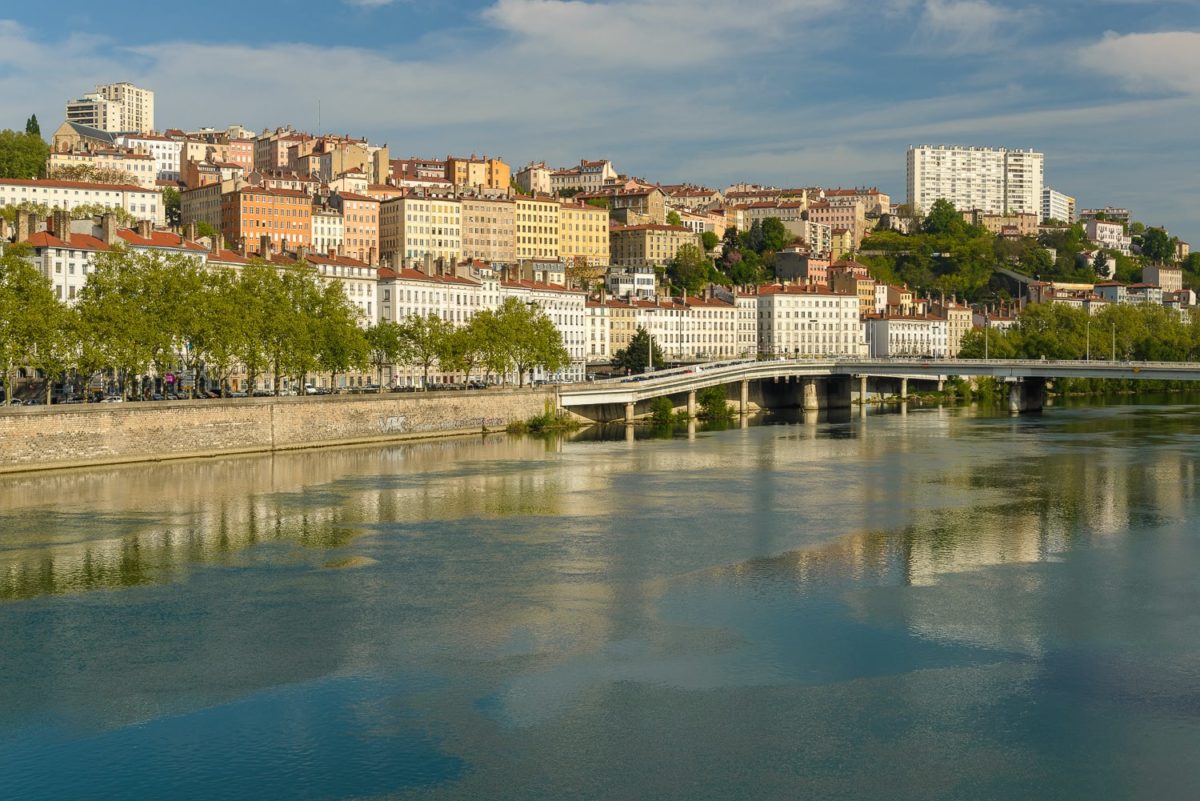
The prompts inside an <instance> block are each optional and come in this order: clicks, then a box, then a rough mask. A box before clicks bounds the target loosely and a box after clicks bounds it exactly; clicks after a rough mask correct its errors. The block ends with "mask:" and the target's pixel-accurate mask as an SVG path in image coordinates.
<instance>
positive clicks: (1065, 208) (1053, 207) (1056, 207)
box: [1041, 186, 1075, 225]
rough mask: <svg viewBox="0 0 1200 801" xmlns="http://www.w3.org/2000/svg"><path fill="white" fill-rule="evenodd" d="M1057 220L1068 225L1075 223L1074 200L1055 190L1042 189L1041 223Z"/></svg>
mask: <svg viewBox="0 0 1200 801" xmlns="http://www.w3.org/2000/svg"><path fill="white" fill-rule="evenodd" d="M1047 220H1058V221H1059V222H1065V223H1067V224H1068V225H1070V224H1072V223H1074V222H1075V198H1073V197H1071V196H1070V195H1064V194H1063V193H1062V192H1059V191H1058V190H1056V189H1051V188H1050V187H1048V186H1047V187H1044V188H1043V189H1042V220H1041V221H1042V222H1046V221H1047Z"/></svg>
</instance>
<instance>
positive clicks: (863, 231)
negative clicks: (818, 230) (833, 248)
mask: <svg viewBox="0 0 1200 801" xmlns="http://www.w3.org/2000/svg"><path fill="white" fill-rule="evenodd" d="M808 220H809V222H814V223H818V224H820V225H828V226H829V229H830V235H831V236H832V232H833V231H834V230H837V229H842V230H846V231H849V232H850V238H851V239H852V240H853V244H852V245H851V247H850V248H849V249H850V250H853V249H855V248H857V247H858V246H859V244H860V243H861V242H862V241H863V239H865V238H866V236H867V232H868V230H869V228H868V225H867V216H866V212H865V210H864V207H863V204H862V202H861V201H857V200H856V201H854V202H853V203H841V204H834V203H830V202H829V201H828V200H818V201H813V202H811V203H809V204H808Z"/></svg>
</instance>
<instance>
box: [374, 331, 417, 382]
mask: <svg viewBox="0 0 1200 801" xmlns="http://www.w3.org/2000/svg"><path fill="white" fill-rule="evenodd" d="M366 336H367V346H368V347H369V348H370V362H371V366H372V367H374V368H375V370H376V375H377V379H376V380H377V382H378V383H379V384H380V385H382V384H383V368H384V367H386V366H388V365H393V364H398V363H400V362H406V361H408V358H409V357H408V354H407V353H406V352H405V346H406V344H407V343H406V342H405V340H404V337H403V332H402V330H401V328H400V326H399V324H397V323H394V322H392V321H391V320H381V321H379V322H378V323H376V324H375V325H373V326H371V327H370V328H368V329H367V335H366Z"/></svg>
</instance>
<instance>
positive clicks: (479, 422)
mask: <svg viewBox="0 0 1200 801" xmlns="http://www.w3.org/2000/svg"><path fill="white" fill-rule="evenodd" d="M547 404H549V405H550V407H551V408H554V406H555V397H554V391H553V390H487V391H475V392H461V391H460V392H454V391H444V392H429V393H384V394H381V395H333V396H328V397H295V398H239V399H230V400H202V401H152V402H141V403H111V404H86V405H78V406H52V407H13V408H11V409H8V408H4V409H0V473H12V472H20V471H27V470H46V469H59V468H70V467H90V466H94V465H103V464H120V463H125V462H147V461H162V460H167V459H190V458H197V457H206V456H224V455H231V454H239V453H263V452H270V451H281V450H292V449H299V448H314V447H326V446H332V445H354V444H360V443H370V442H387V441H392V440H404V439H417V438H427V437H439V436H453V435H461V434H470V433H480V432H483V431H497V430H503V429H504V428H505V427H506V426H507V425H508V424H509V423H512V422H517V421H521V420H528V419H529V418H531V417H534V416H536V415H539V414H542V413H543V412H544V411H545V410H546V408H547Z"/></svg>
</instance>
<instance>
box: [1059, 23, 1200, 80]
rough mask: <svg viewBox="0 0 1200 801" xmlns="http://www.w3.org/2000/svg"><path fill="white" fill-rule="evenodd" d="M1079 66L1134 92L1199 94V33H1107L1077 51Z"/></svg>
mask: <svg viewBox="0 0 1200 801" xmlns="http://www.w3.org/2000/svg"><path fill="white" fill-rule="evenodd" d="M1079 64H1080V65H1081V66H1082V67H1084V68H1085V69H1088V70H1093V71H1095V72H1098V73H1100V74H1102V75H1107V76H1111V77H1113V78H1115V79H1116V80H1117V81H1118V82H1120V83H1121V84H1123V85H1124V86H1125V87H1126V88H1128V89H1131V90H1134V91H1170V92H1184V93H1187V94H1200V33H1197V32H1194V31H1171V32H1165V33H1131V34H1126V35H1123V36H1122V35H1118V34H1115V33H1109V34H1108V35H1106V36H1105V37H1104V38H1103V39H1101V40H1100V41H1099V42H1096V43H1095V44H1093V45H1089V46H1087V47H1085V48H1083V49H1082V50H1080V51H1079Z"/></svg>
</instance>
